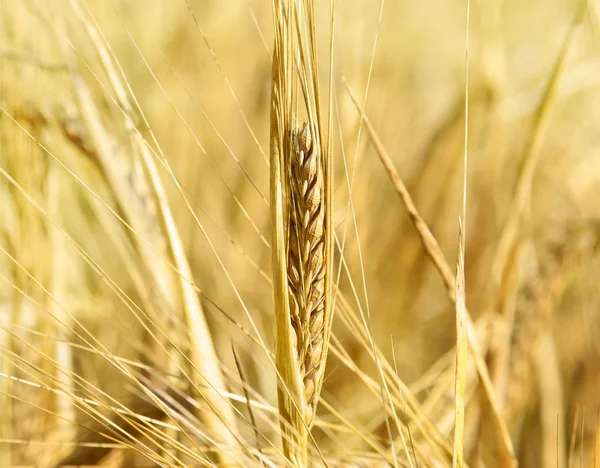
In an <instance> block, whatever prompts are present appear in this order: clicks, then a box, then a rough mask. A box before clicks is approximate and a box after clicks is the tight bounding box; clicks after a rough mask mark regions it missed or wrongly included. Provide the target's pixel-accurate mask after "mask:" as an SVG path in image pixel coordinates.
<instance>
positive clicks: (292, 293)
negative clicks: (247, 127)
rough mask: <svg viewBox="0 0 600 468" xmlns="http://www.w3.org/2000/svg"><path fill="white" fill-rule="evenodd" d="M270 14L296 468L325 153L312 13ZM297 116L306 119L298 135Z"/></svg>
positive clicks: (287, 435) (319, 335)
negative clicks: (303, 115)
mask: <svg viewBox="0 0 600 468" xmlns="http://www.w3.org/2000/svg"><path fill="white" fill-rule="evenodd" d="M273 12H274V23H275V35H274V51H273V69H272V81H271V90H272V95H271V150H270V152H271V159H270V161H271V165H270V170H271V221H272V247H273V288H274V289H273V290H274V305H275V322H276V331H275V343H276V366H277V371H278V374H279V378H280V382H279V385H278V401H279V412H280V416H281V421H280V422H281V430H282V439H283V449H284V454H285V456H286V457H287V458H288V460H289V461H290V462H291V463H292V464H294V465H295V466H307V464H308V431H309V430H310V427H311V425H312V424H313V422H314V419H315V413H316V407H317V401H318V397H319V393H320V389H321V386H322V383H323V373H324V369H325V361H326V357H327V347H328V342H329V335H330V325H331V308H332V298H331V293H330V291H331V278H332V274H331V272H332V257H333V256H332V246H333V231H332V229H331V226H333V223H332V215H333V207H332V163H331V150H330V146H331V145H330V142H327V143H324V142H323V128H322V125H323V120H322V118H321V112H320V96H319V78H318V73H317V63H316V62H317V60H316V57H317V53H316V41H315V36H316V34H315V19H314V6H313V4H312V2H311V1H302V0H297V1H293V2H291V1H285V2H284V1H280V0H275V1H274V3H273ZM298 88H300V90H301V95H302V98H303V102H299V100H298V99H297V97H298V94H297V92H296V91H297V89H298ZM330 93H331V84H330ZM299 108H303V109H304V110H305V111H306V115H307V120H308V121H307V122H306V123H305V124H304V125H303V126H302V127H301V128H300V126H299V125H298V112H299ZM329 115H330V116H331V112H330V113H329ZM329 126H331V122H329ZM329 135H331V132H329Z"/></svg>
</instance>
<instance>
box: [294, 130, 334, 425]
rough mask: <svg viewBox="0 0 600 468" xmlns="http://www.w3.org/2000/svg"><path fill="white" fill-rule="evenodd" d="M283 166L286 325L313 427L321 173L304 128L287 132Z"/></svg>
mask: <svg viewBox="0 0 600 468" xmlns="http://www.w3.org/2000/svg"><path fill="white" fill-rule="evenodd" d="M291 147H292V148H291V149H292V151H291V152H290V155H289V156H290V161H289V167H288V170H289V185H288V188H289V193H288V203H289V210H288V216H289V222H288V227H289V231H288V261H287V268H288V285H289V300H290V319H291V322H292V327H293V329H294V332H295V334H296V349H297V352H298V365H299V372H300V375H301V377H302V381H303V384H304V394H305V398H306V400H305V405H306V407H305V415H304V417H305V422H306V424H307V425H308V426H309V427H310V426H311V424H312V422H313V421H314V416H315V410H316V406H317V400H318V389H319V388H320V384H321V382H322V381H323V368H324V366H323V365H322V363H323V360H324V356H323V354H324V353H323V351H324V348H323V343H324V336H325V321H324V318H325V263H324V254H325V235H324V223H325V210H324V204H323V168H322V159H321V155H320V152H319V149H318V148H316V147H315V145H313V141H312V136H311V131H310V126H309V124H308V123H305V124H304V126H303V128H302V130H301V131H299V132H292V135H291Z"/></svg>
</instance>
